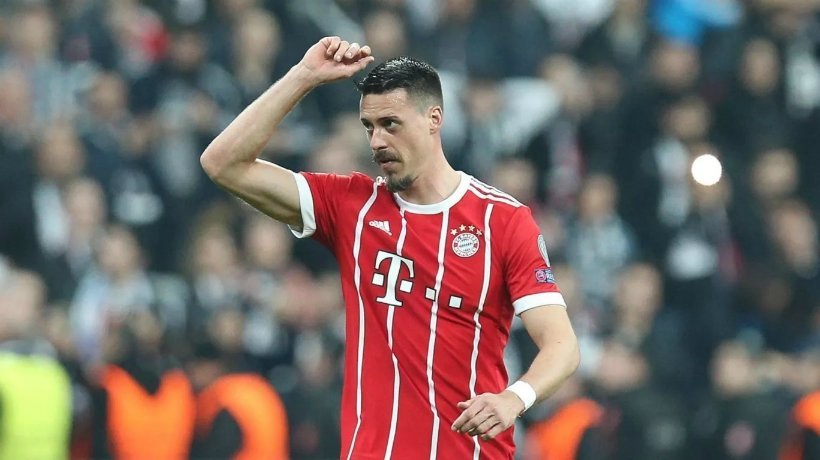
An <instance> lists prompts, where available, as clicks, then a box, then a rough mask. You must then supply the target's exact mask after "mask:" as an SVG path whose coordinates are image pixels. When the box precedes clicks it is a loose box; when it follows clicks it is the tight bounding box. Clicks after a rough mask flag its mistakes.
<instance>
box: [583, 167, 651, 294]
mask: <svg viewBox="0 0 820 460" xmlns="http://www.w3.org/2000/svg"><path fill="white" fill-rule="evenodd" d="M617 200H618V191H617V186H616V185H615V182H614V181H613V179H612V178H611V177H609V176H607V175H604V174H597V175H596V174H593V175H589V176H587V178H586V180H585V181H584V185H583V188H582V189H581V193H580V196H579V200H578V216H577V218H576V219H575V220H574V221H573V222H572V223H571V224H570V230H569V238H568V240H567V261H568V263H569V265H570V266H571V267H572V268H573V269H574V270H575V272H576V273H578V276H579V277H580V279H581V280H582V282H581V291H582V292H583V293H584V296H585V300H586V302H585V303H587V304H589V305H592V306H596V307H598V308H603V307H604V306H605V305H606V303H607V300H608V299H609V298H610V296H611V295H612V294H613V293H614V281H613V280H614V276H616V274H618V273H620V272H621V270H622V268H623V267H624V266H625V265H626V264H627V263H628V262H630V261H631V260H632V259H633V258H634V257H635V255H636V253H635V237H634V235H633V234H632V230H631V229H630V228H629V227H628V226H627V225H626V223H624V222H623V220H621V218H620V217H619V216H618V214H617V211H616V208H615V203H617Z"/></svg>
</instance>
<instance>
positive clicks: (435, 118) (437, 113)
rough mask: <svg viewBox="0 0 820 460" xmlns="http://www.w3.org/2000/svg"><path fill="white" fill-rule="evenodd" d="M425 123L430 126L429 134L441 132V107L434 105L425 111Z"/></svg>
mask: <svg viewBox="0 0 820 460" xmlns="http://www.w3.org/2000/svg"><path fill="white" fill-rule="evenodd" d="M427 121H428V123H429V125H430V134H435V133H438V132H439V131H441V124H442V123H443V122H444V112H443V111H442V110H441V106H439V105H434V106H432V107H430V108H429V109H427Z"/></svg>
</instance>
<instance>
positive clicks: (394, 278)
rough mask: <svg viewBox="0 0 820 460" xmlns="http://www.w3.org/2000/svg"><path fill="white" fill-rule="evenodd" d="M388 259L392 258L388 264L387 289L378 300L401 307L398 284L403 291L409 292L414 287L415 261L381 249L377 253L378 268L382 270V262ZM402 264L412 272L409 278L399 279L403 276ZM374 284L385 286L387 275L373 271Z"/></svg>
mask: <svg viewBox="0 0 820 460" xmlns="http://www.w3.org/2000/svg"><path fill="white" fill-rule="evenodd" d="M387 259H390V263H389V265H388V266H387V289H386V290H385V292H384V295H383V296H382V297H379V298H377V299H376V301H377V302H381V303H384V304H387V305H393V306H395V307H401V306H402V302H401V301H400V300H399V299H397V298H396V285H398V290H399V291H401V292H407V293H409V292H410V291H411V290H412V289H413V281H411V280H412V279H413V277H414V276H416V275H415V272H414V271H413V261H412V260H410V259H405V258H404V257H402V256H400V255H397V254H392V253H390V252H385V251H379V253H378V254H376V270H380V269H381V266H382V262H384V261H385V260H387ZM402 265H404V266H406V267H407V271H408V272H409V274H410V276H409V278H408V279H402V280H400V279H399V277H400V276H401V267H402ZM373 284H375V285H376V286H384V285H385V275H384V274H382V273H379V272H376V273H373Z"/></svg>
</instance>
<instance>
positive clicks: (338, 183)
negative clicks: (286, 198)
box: [290, 172, 353, 248]
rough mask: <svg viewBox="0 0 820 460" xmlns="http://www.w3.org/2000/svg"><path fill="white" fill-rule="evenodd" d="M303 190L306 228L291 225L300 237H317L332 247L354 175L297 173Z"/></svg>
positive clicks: (292, 230)
mask: <svg viewBox="0 0 820 460" xmlns="http://www.w3.org/2000/svg"><path fill="white" fill-rule="evenodd" d="M293 176H294V178H295V179H296V187H297V188H298V189H299V207H300V209H301V212H302V228H301V229H299V228H293V227H291V228H290V231H291V232H293V234H294V235H296V237H297V238H308V237H314V238H315V239H316V240H318V241H319V242H321V243H322V244H324V245H326V246H328V247H331V248H332V247H334V245H335V233H336V232H334V231H333V229H334V228H339V222H338V219H339V215H340V212H339V208H340V203H341V198H342V197H347V196H349V193H350V191H351V187H352V185H353V176H344V175H339V174H324V173H308V172H301V173H294V175H293Z"/></svg>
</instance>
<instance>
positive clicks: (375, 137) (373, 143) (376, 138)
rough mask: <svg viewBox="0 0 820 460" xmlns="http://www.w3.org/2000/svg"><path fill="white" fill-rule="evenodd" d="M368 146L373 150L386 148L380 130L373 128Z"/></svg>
mask: <svg viewBox="0 0 820 460" xmlns="http://www.w3.org/2000/svg"><path fill="white" fill-rule="evenodd" d="M370 148H371V149H372V150H373V151H374V152H377V151H379V150H384V149H386V148H387V142H386V141H385V140H384V136H383V135H382V134H381V130H379V129H376V130H373V134H372V135H371V136H370Z"/></svg>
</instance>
